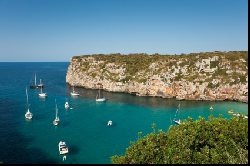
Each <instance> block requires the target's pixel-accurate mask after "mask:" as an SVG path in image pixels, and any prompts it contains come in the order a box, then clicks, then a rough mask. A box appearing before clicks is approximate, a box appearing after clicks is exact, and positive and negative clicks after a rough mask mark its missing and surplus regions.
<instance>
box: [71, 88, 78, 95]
mask: <svg viewBox="0 0 250 166" xmlns="http://www.w3.org/2000/svg"><path fill="white" fill-rule="evenodd" d="M70 94H71V96H79V93H77V92H76V91H75V88H74V86H73V91H72V92H70Z"/></svg>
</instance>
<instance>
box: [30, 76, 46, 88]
mask: <svg viewBox="0 0 250 166" xmlns="http://www.w3.org/2000/svg"><path fill="white" fill-rule="evenodd" d="M42 87H44V84H42V80H41V79H40V84H36V73H35V81H34V84H33V85H30V88H31V89H36V88H42Z"/></svg>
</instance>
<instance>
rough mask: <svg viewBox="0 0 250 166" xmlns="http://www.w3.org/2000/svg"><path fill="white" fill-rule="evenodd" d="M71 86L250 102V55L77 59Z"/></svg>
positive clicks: (71, 71) (70, 73)
mask: <svg viewBox="0 0 250 166" xmlns="http://www.w3.org/2000/svg"><path fill="white" fill-rule="evenodd" d="M66 82H67V83H68V84H69V85H71V86H77V87H83V88H90V89H99V88H101V89H103V90H106V91H110V92H126V93H131V94H135V95H138V96H158V97H163V98H176V99H178V100H211V101H214V100H231V101H241V102H248V51H228V52H221V51H214V52H201V53H190V54H181V55H159V54H152V55H148V54H144V53H141V54H138V53H137V54H128V55H122V54H119V53H116V54H108V55H107V54H94V55H81V56H74V57H72V58H71V62H70V64H69V66H68V71H67V75H66Z"/></svg>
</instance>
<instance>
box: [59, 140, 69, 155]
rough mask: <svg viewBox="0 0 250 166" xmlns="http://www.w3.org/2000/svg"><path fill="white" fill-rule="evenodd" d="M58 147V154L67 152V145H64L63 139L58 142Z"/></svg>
mask: <svg viewBox="0 0 250 166" xmlns="http://www.w3.org/2000/svg"><path fill="white" fill-rule="evenodd" d="M58 149H59V153H60V154H67V153H69V149H68V146H67V145H66V143H65V142H64V141H60V142H59V144H58Z"/></svg>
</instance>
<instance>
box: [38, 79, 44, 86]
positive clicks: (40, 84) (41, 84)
mask: <svg viewBox="0 0 250 166" xmlns="http://www.w3.org/2000/svg"><path fill="white" fill-rule="evenodd" d="M37 86H38V88H43V87H44V84H43V83H42V79H40V83H39V84H38V85H37Z"/></svg>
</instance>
